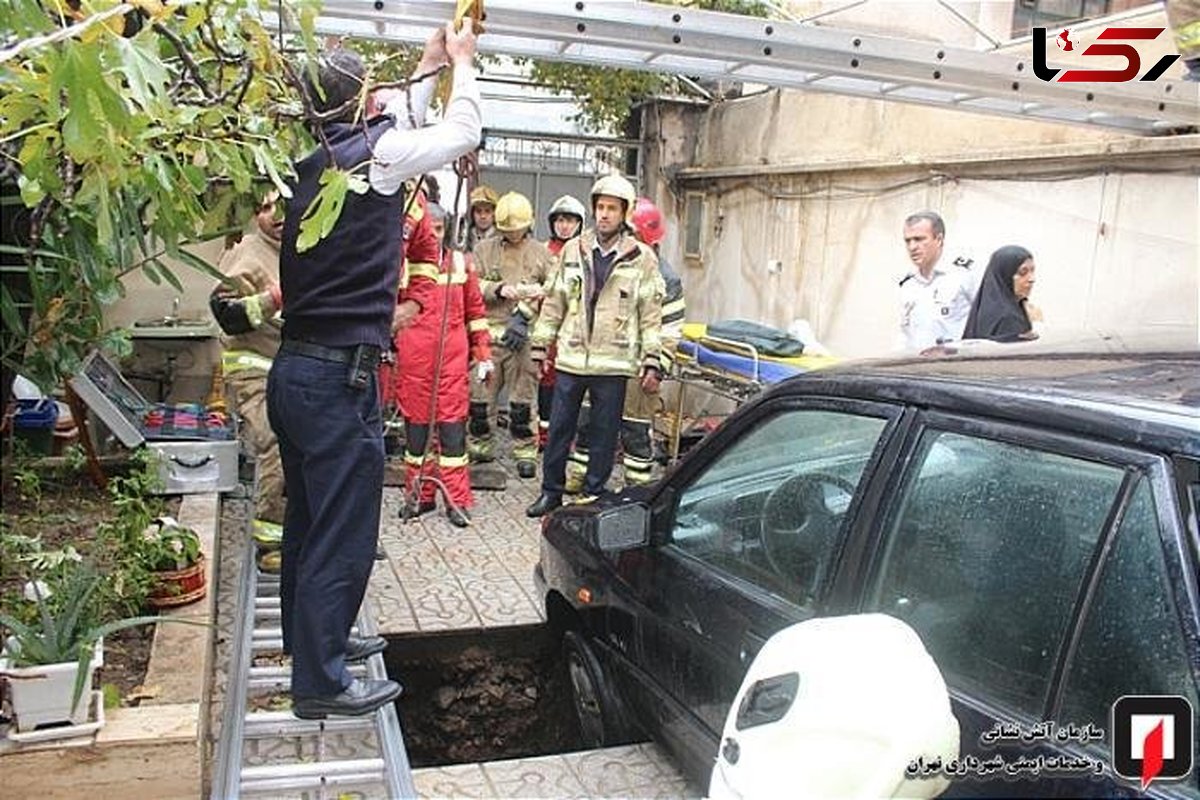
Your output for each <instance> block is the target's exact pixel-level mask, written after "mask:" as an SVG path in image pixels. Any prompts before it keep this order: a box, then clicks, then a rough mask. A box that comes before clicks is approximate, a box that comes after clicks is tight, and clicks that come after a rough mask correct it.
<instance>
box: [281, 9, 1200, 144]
mask: <svg viewBox="0 0 1200 800" xmlns="http://www.w3.org/2000/svg"><path fill="white" fill-rule="evenodd" d="M455 6H456V3H455V2H454V0H407V1H406V0H325V2H324V3H323V5H322V8H321V12H320V15H319V16H318V18H317V21H316V30H317V32H318V33H320V34H327V35H341V36H351V37H358V38H362V39H376V40H382V41H391V42H404V43H414V44H419V43H421V42H424V41H425V39H426V38H427V37H428V35H429V32H430V30H432V29H433V28H435V27H438V26H440V25H443V24H445V22H446V21H447V20H449V19H451V18H452V16H453V14H454V10H455ZM264 22H265V23H266V24H267V25H274V26H278V19H277V18H276V17H274V16H273V15H272V13H270V12H268V13H265V14H264ZM485 27H486V31H487V32H486V35H484V36H483V37H481V38H480V40H479V49H480V52H484V53H499V54H504V55H509V56H529V57H532V58H538V59H544V60H547V61H567V62H573V63H577V64H591V65H601V66H610V67H624V68H626V69H636V70H643V71H652V72H664V73H669V74H679V75H688V76H693V77H705V78H716V79H723V80H731V81H742V82H748V83H762V84H767V85H770V86H783V87H791V88H797V89H803V90H806V91H820V92H830V93H833V94H841V95H851V96H857V97H867V98H874V99H877V100H895V101H899V102H908V103H918V104H922V105H930V106H936V107H940V108H949V109H955V110H960V111H974V112H978V113H984V114H998V115H1003V116H1011V117H1017V118H1021V119H1032V120H1040V121H1042V122H1059V123H1073V124H1078V125H1085V126H1092V127H1098V128H1106V129H1118V130H1124V131H1127V132H1131V133H1138V134H1166V133H1173V132H1177V131H1181V130H1182V131H1186V130H1189V129H1191V128H1194V127H1196V126H1197V125H1200V84H1196V83H1188V82H1186V81H1180V80H1168V79H1166V78H1162V79H1159V80H1155V81H1148V82H1143V81H1136V80H1135V81H1132V82H1129V83H1103V84H1095V83H1057V82H1054V83H1048V82H1046V81H1043V80H1041V79H1039V78H1037V77H1036V76H1035V75H1034V74H1033V64H1032V60H1031V56H1032V52H1031V53H1030V54H1029V56H1025V57H1020V56H1017V55H1014V54H1012V53H998V52H980V51H977V50H972V49H969V48H965V47H958V46H951V45H946V44H942V43H939V42H935V41H918V40H913V39H902V38H895V37H887V36H879V35H873V34H864V33H857V32H854V31H851V30H844V29H838V28H834V27H827V26H824V25H814V24H811V23H805V22H794V21H789V20H777V19H762V18H758V17H747V16H740V15H735V14H722V13H717V12H714V11H699V10H696V9H691V8H682V7H678V6H670V5H657V4H652V3H645V2H637V0H537V2H530V0H487V19H486V21H485ZM1163 35H1167V34H1166V33H1165V32H1164V34H1163ZM1050 66H1054V65H1050ZM1059 66H1061V65H1059ZM1147 66H1148V65H1147Z"/></svg>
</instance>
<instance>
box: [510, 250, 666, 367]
mask: <svg viewBox="0 0 1200 800" xmlns="http://www.w3.org/2000/svg"><path fill="white" fill-rule="evenodd" d="M595 245H596V234H595V231H593V230H587V231H585V232H584V233H583V234H582V235H581V236H579V237H578V238H576V239H572V240H571V241H569V242H567V243H566V245H565V246H564V247H563V249H562V253H561V254H560V263H559V268H558V270H557V271H556V272H555V274H554V277H553V278H552V279H551V280H550V282H549V283H548V284H547V293H546V299H545V301H544V302H543V303H542V310H541V314H540V315H539V316H538V321H537V324H536V325H535V326H534V329H533V335H532V337H531V339H530V341H531V342H532V346H533V349H532V355H533V358H534V360H536V361H541V360H544V359H545V357H546V348H547V347H549V346H550V344H551V343H552V342H556V343H557V347H558V354H557V356H556V361H555V367H556V369H558V370H561V371H563V372H568V373H572V374H575V375H628V376H631V377H632V376H636V375H638V374H640V373H641V371H642V369H643V368H644V367H653V368H654V369H661V362H660V356H661V351H662V343H661V334H662V302H663V296H664V294H665V292H666V289H665V286H664V283H663V279H662V275H661V274H660V273H659V270H658V259H657V258H656V257H655V255H654V252H653V251H652V250H651V249H650V248H648V247H647V246H646V245H644V244H641V243H640V242H638V241H637V240H636V239H634V238H633V237H632V236H629V235H627V234H624V233H623V234H622V235H621V237H620V239H619V240H618V241H617V245H616V253H617V255H616V257H615V259H614V261H613V266H612V272H611V273H610V274H609V276H608V280H607V281H605V283H604V285H603V286H602V287H601V288H600V292H599V295H598V297H597V299H596V307H595V310H594V312H593V314H592V323H591V325H590V326H589V325H588V310H587V298H588V297H590V296H591V293H592V281H593V280H594V275H593V271H592V253H593V249H594V247H595Z"/></svg>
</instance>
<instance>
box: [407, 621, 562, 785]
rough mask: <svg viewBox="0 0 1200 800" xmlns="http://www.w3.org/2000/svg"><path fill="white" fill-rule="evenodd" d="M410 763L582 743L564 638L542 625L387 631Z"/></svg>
mask: <svg viewBox="0 0 1200 800" xmlns="http://www.w3.org/2000/svg"><path fill="white" fill-rule="evenodd" d="M388 640H389V646H388V649H387V651H386V654H385V659H386V663H387V671H388V675H389V676H390V677H391V678H393V679H395V680H398V681H400V683H401V684H403V686H404V694H402V695H401V696H400V699H399V700H398V701H397V702H396V708H397V710H398V711H399V714H400V724H401V727H402V728H403V731H404V744H405V747H406V748H407V750H408V757H409V761H410V762H411V763H412V766H413V767H414V768H418V767H435V766H444V765H447V764H463V763H475V762H481V761H498V760H502V759H509V758H528V757H533V756H543V755H550V754H554V753H565V752H572V751H576V750H581V749H583V743H582V741H581V739H580V736H579V724H578V720H577V719H576V716H575V711H574V707H573V705H572V702H571V688H570V682H569V681H568V679H567V673H566V668H565V666H564V662H563V657H562V648H561V640H560V639H559V638H558V637H555V636H554V635H552V634H551V632H550V629H549V627H548V626H546V625H525V626H515V627H510V628H496V629H485V630H473V631H454V632H450V633H445V634H434V635H429V634H420V635H416V636H407V635H405V636H389V637H388Z"/></svg>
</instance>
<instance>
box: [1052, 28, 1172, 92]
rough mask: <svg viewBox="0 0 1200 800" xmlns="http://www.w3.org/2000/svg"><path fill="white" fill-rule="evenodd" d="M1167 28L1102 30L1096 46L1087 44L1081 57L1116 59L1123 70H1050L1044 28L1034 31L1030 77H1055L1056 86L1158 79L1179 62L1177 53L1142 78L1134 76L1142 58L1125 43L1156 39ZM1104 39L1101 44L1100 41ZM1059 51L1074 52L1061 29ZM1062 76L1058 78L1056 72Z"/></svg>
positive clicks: (1160, 62) (1065, 32)
mask: <svg viewBox="0 0 1200 800" xmlns="http://www.w3.org/2000/svg"><path fill="white" fill-rule="evenodd" d="M1164 30H1166V28H1105V29H1104V30H1103V31H1101V32H1100V35H1099V36H1098V37H1096V38H1097V40H1098V41H1097V42H1096V43H1095V44H1090V45H1088V46H1087V47H1086V48H1085V49H1084V51H1083V53H1082V55H1084V56H1116V57H1119V58H1123V59H1125V67H1124V68H1123V69H1067V70H1063V69H1058V68H1054V69H1050V68H1049V67H1047V66H1046V29H1045V28H1034V29H1033V74H1034V75H1037V76H1038V77H1039V78H1041V79H1042V80H1044V81H1047V82H1050V81H1053V80H1054V79H1055V77H1056V76H1058V83H1084V82H1088V83H1124V82H1125V81H1131V80H1134V79H1135V78H1136V79H1137V80H1140V81H1153V80H1157V79H1158V78H1159V77H1160V76H1161V75H1162V74H1163V73H1164V72H1166V71H1167V68H1168V67H1170V66H1171V65H1172V64H1174V63H1175V62H1176V61H1178V60H1179V54H1178V53H1172V54H1170V55H1165V56H1163V57H1162V58H1160V59H1159V60H1158V61H1157V62H1156V63H1155V64H1154V66H1152V67H1151V68H1150V69H1148V70H1147V71H1146V74H1145V75H1142V76H1141V77H1140V78H1138V77H1137V75H1138V72H1139V71H1140V70H1141V68H1142V58H1141V56H1140V55H1139V54H1138V51H1137V48H1136V47H1134V46H1133V45H1132V44H1126V42H1146V41H1151V40H1153V39H1157V38H1158V35H1159V34H1160V33H1162V32H1163V31H1164ZM1100 40H1103V41H1100ZM1054 42H1055V44H1057V45H1058V46H1059V47H1060V48H1062V50H1064V51H1067V50H1073V49H1074V47H1073V45H1074V42H1072V41H1071V39H1070V34H1069V31H1067V30H1065V29H1064V30H1063V32H1062V33H1060V34H1059V35H1058V36H1056V37H1055V39H1054ZM1060 72H1061V73H1062V75H1059V73H1060Z"/></svg>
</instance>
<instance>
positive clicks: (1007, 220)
mask: <svg viewBox="0 0 1200 800" xmlns="http://www.w3.org/2000/svg"><path fill="white" fill-rule="evenodd" d="M907 180H913V181H915V185H913V186H911V187H907V188H903V189H897V190H894V191H888V192H880V191H878V187H879V186H880V185H881V184H882V183H883V182H885V181H886V182H887V183H889V184H892V185H899V184H902V183H904V182H906V181H907ZM837 183H838V185H839V186H840V187H842V188H841V189H840V192H841V193H842V194H843V195H844V196H842V197H834V196H831V195H830V193H829V192H828V191H827V190H828V187H829V184H830V181H829V179H828V178H827V177H826V176H812V177H808V178H805V179H802V180H797V181H795V182H789V184H788V185H787V187H786V189H783V188H781V193H782V192H783V191H793V192H796V193H803V192H804V191H805V190H806V189H808V190H811V189H824V190H826V191H819V192H818V194H817V196H815V197H810V198H806V199H803V200H795V199H788V198H786V197H775V198H770V197H765V196H763V195H762V194H761V193H760V192H758V191H757V190H754V189H737V190H733V191H731V192H728V193H725V194H723V195H722V196H720V198H719V199H717V197H716V196H712V197H710V199H709V201H708V204H709V208H708V211H709V214H710V219H711V218H712V217H713V216H715V208H716V207H718V206H719V207H720V208H721V210H722V211H723V213H724V217H725V219H724V224H723V226H722V230H721V231H720V233H717V232H716V230H715V224H714V225H710V226H708V232H707V234H706V237H705V248H704V250H705V259H704V262H703V263H702V264H692V265H687V262H678V261H676V263H684V264H685V266H684V267H683V268H682V269H681V270H680V271H681V273H682V275H683V279H684V285H685V287H686V294H687V300H688V307H689V317H690V318H692V319H695V320H714V319H722V318H730V317H742V318H748V319H756V320H760V321H763V322H766V323H769V324H772V325H776V326H779V327H787V326H788V324H790V323H791V322H792V321H793V320H795V319H797V318H805V319H808V320H809V321H810V323H811V324H812V325H813V328H814V330H815V331H816V333H817V335H818V337H819V338H820V339H821V340H822V341H823V343H824V344H825V345H826V346H828V347H830V348H831V349H832V350H834V352H836V353H838V354H841V355H846V356H866V355H875V354H881V353H886V352H888V351H890V350H892V349H893V348H895V347H896V346H897V341H896V340H897V332H898V331H897V325H898V319H897V302H898V301H897V295H896V291H897V281H898V280H899V279H900V278H901V277H903V275H904V274H905V273H906V271H907V269H908V267H909V263H908V259H907V256H906V254H905V251H904V247H903V243H902V241H901V225H902V221H903V219H904V217H905V216H906V215H908V214H909V213H911V212H913V211H917V210H920V209H923V208H933V209H937V210H939V212H940V213H941V214H942V215H943V216H944V217H945V219H946V221H947V227H948V233H947V254H948V255H958V254H965V255H967V256H969V257H973V258H974V259H975V262H976V265H977V267H978V268H980V269H982V268H983V266H984V265H985V263H986V261H987V258H988V255H989V254H990V253H991V252H992V251H993V250H995V249H996V248H997V247H1000V246H1002V245H1005V244H1021V245H1024V246H1025V247H1027V248H1029V249H1030V250H1031V251H1032V252H1033V254H1034V256H1035V259H1036V262H1037V264H1038V273H1037V278H1038V282H1037V286H1036V288H1035V290H1034V300H1035V302H1037V303H1038V304H1039V305H1040V306H1041V307H1042V308H1043V310H1044V312H1045V315H1046V321H1047V328H1048V332H1049V331H1051V330H1053V331H1054V332H1056V333H1064V332H1068V331H1075V330H1108V331H1113V330H1131V329H1142V330H1150V329H1169V330H1173V331H1176V332H1178V331H1181V330H1183V331H1191V332H1192V333H1193V335H1195V332H1196V330H1197V318H1198V310H1197V304H1198V301H1197V297H1198V291H1200V285H1198V281H1197V258H1196V252H1197V240H1196V225H1195V222H1196V208H1197V203H1198V202H1200V200H1198V197H1197V180H1196V178H1194V177H1187V176H1163V175H1146V174H1132V175H1110V176H1090V177H1079V178H1071V179H1066V180H1056V181H1050V182H1045V181H1020V180H1012V181H995V180H972V179H966V180H960V181H955V182H944V183H941V184H929V183H924V182H922V181H921V176H920V175H919V174H915V173H892V174H887V175H884V174H880V173H870V172H868V173H864V174H861V175H856V176H838V179H837ZM775 259H777V260H778V261H780V262H781V263H782V270H781V271H780V272H778V273H777V274H771V273H770V271H769V269H768V264H769V262H770V261H771V260H775Z"/></svg>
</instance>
